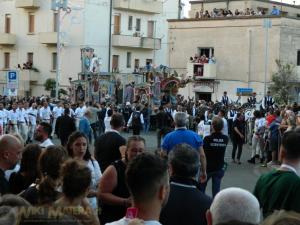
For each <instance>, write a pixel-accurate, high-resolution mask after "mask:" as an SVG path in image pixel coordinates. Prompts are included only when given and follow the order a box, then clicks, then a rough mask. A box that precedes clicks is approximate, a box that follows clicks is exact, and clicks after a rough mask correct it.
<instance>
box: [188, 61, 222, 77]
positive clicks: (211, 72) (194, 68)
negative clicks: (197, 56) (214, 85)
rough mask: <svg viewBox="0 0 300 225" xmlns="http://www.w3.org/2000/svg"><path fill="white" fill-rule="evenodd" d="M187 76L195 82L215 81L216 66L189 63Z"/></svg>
mask: <svg viewBox="0 0 300 225" xmlns="http://www.w3.org/2000/svg"><path fill="white" fill-rule="evenodd" d="M187 75H188V76H190V77H193V78H194V79H195V80H201V79H216V77H217V73H216V64H208V63H205V64H202V63H192V62H189V63H188V64H187Z"/></svg>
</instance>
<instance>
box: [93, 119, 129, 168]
mask: <svg viewBox="0 0 300 225" xmlns="http://www.w3.org/2000/svg"><path fill="white" fill-rule="evenodd" d="M110 125H111V130H109V131H108V132H106V133H104V134H102V135H101V136H100V137H98V138H97V139H96V141H95V158H96V159H97V161H98V163H99V165H100V168H101V172H102V173H103V172H104V170H105V169H106V168H107V167H108V166H109V165H110V164H111V163H112V162H114V161H116V160H119V159H122V157H124V156H125V155H122V154H121V151H120V147H121V146H125V144H126V140H125V138H123V137H122V136H121V135H120V131H121V130H122V129H123V126H124V118H123V116H122V115H121V114H119V113H115V114H113V115H112V117H111V121H110Z"/></svg>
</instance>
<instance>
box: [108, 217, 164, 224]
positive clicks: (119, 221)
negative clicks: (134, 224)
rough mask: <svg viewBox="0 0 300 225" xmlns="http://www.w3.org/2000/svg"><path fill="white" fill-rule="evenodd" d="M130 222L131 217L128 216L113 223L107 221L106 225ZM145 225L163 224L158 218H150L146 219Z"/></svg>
mask: <svg viewBox="0 0 300 225" xmlns="http://www.w3.org/2000/svg"><path fill="white" fill-rule="evenodd" d="M129 222H130V219H127V218H125V217H124V218H122V219H120V220H118V221H115V222H112V223H107V224H106V225H127V224H128V223H129ZM143 224H144V225H162V224H161V223H160V222H158V221H156V220H148V221H144V223H143Z"/></svg>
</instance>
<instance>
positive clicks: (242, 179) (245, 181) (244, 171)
mask: <svg viewBox="0 0 300 225" xmlns="http://www.w3.org/2000/svg"><path fill="white" fill-rule="evenodd" d="M130 135H131V134H127V133H123V136H124V137H128V136H130ZM142 136H143V137H144V138H145V139H146V146H147V149H149V150H155V149H156V144H157V142H156V135H155V133H154V132H149V134H147V135H144V134H142ZM231 150H232V145H231V143H229V145H228V146H227V149H226V162H227V163H228V168H227V171H226V173H225V176H224V178H223V181H222V188H226V187H241V188H244V189H246V190H249V191H251V192H252V191H253V189H254V185H255V183H256V181H257V179H258V178H259V176H260V175H261V174H263V173H266V172H268V171H269V169H267V168H262V167H260V164H256V165H252V164H249V163H248V162H247V160H248V159H249V158H250V155H251V149H250V147H249V145H247V144H246V145H244V149H243V153H242V160H241V161H242V164H241V165H237V164H234V163H231ZM207 193H208V194H209V195H211V182H209V185H208V187H207Z"/></svg>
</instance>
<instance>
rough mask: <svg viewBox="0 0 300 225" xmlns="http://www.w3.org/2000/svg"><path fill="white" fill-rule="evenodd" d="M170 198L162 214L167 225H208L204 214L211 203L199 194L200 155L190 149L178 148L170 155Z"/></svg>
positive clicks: (185, 147)
mask: <svg viewBox="0 0 300 225" xmlns="http://www.w3.org/2000/svg"><path fill="white" fill-rule="evenodd" d="M169 160H170V171H171V179H170V181H171V182H170V195H169V200H168V202H167V204H166V206H165V207H164V208H163V210H162V211H161V214H160V220H159V221H160V222H161V223H162V224H164V225H181V224H193V225H206V224H207V223H206V218H205V214H206V211H207V210H208V209H209V207H210V205H211V202H212V199H211V198H210V197H208V196H207V195H205V194H203V193H202V192H201V191H200V190H199V183H198V182H197V178H198V176H199V175H198V172H199V168H200V157H199V154H198V152H197V151H196V150H195V149H193V148H192V147H191V146H190V145H187V144H179V145H176V146H175V147H174V148H173V150H172V151H171V152H170V154H169Z"/></svg>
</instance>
